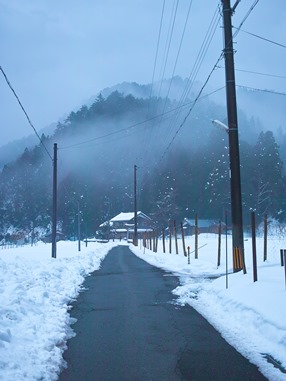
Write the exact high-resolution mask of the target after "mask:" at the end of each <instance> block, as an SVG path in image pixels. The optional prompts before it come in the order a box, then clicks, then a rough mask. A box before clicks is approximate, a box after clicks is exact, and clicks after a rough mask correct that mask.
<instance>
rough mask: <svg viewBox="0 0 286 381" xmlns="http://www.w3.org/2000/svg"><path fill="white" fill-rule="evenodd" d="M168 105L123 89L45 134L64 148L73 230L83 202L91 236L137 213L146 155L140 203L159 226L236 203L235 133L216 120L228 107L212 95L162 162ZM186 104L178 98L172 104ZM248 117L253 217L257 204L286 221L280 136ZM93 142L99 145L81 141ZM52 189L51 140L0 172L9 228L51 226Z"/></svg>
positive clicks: (246, 179) (246, 160)
mask: <svg viewBox="0 0 286 381" xmlns="http://www.w3.org/2000/svg"><path fill="white" fill-rule="evenodd" d="M164 103H165V100H162V99H160V100H157V99H155V98H153V99H151V100H150V99H138V98H135V97H133V96H132V95H128V96H123V95H122V94H120V93H118V92H114V93H112V94H111V95H110V96H108V97H107V98H106V99H104V98H103V97H102V96H99V97H98V98H97V99H96V100H95V102H94V103H93V104H92V105H91V106H90V107H87V106H82V107H81V109H80V110H78V111H77V112H71V113H70V115H69V116H68V117H67V119H66V120H65V121H64V122H61V123H58V125H57V129H56V131H55V133H54V134H53V136H49V137H45V136H42V140H43V142H44V143H45V145H46V146H47V147H48V149H49V150H50V152H52V147H53V143H54V142H57V143H58V146H59V155H58V156H59V163H58V168H59V186H58V197H59V199H58V217H59V226H60V227H61V229H62V230H63V232H64V233H66V234H67V235H70V236H73V235H75V231H76V224H77V212H78V206H79V207H80V210H81V219H82V223H83V225H82V231H83V233H84V234H85V233H86V234H87V235H91V234H94V232H95V230H96V229H97V227H98V225H99V224H100V223H102V222H104V221H106V220H108V219H109V218H110V217H112V216H114V215H115V214H117V213H120V212H121V211H132V210H133V199H132V192H133V165H134V164H135V163H136V161H137V160H139V159H140V158H143V159H142V163H143V164H142V163H141V164H142V165H141V166H148V171H147V172H146V171H145V172H144V171H143V170H141V169H140V165H139V168H138V177H140V176H142V179H141V180H142V184H143V185H142V187H141V188H140V197H139V201H140V203H139V209H141V210H142V211H143V212H144V213H147V214H150V215H152V216H153V218H154V219H155V221H157V222H158V224H160V225H161V224H167V223H168V220H170V219H174V218H177V219H182V218H184V217H193V216H194V214H195V213H198V214H199V215H200V217H201V218H222V217H223V214H224V211H225V210H230V186H229V164H228V163H229V157H228V136H227V134H226V133H224V132H222V131H219V130H215V129H214V128H213V127H212V125H211V122H210V120H211V119H213V118H217V117H218V118H221V120H223V118H224V113H225V111H224V110H223V108H221V107H219V106H216V105H215V104H214V103H212V102H211V101H209V100H208V99H205V100H204V101H203V102H201V103H200V104H198V106H197V108H196V109H195V112H194V113H193V114H192V115H191V117H190V118H189V119H188V121H187V123H186V125H185V126H184V129H183V130H182V132H181V133H180V135H179V136H178V138H177V139H176V140H175V141H174V144H172V146H171V148H170V149H169V150H168V152H167V153H166V155H164V158H163V159H162V160H161V161H160V160H159V159H160V158H161V157H162V153H163V152H164V150H165V149H166V144H167V143H168V139H167V137H166V136H169V135H170V136H172V130H170V128H171V127H170V126H171V124H170V118H169V119H168V118H163V119H162V120H160V122H157V124H156V122H154V120H153V117H154V116H155V115H156V112H158V110H160V109H161V107H162V105H163V104H164ZM177 106H178V105H177V103H176V102H175V101H170V100H168V102H167V104H166V110H167V111H168V110H171V109H172V108H176V107H177ZM170 115H171V113H170ZM149 119H150V121H149V122H146V123H142V122H143V121H144V120H149ZM240 120H241V121H242V122H241V124H240V132H241V136H240V154H241V173H242V192H243V209H244V210H243V212H244V215H245V216H247V215H248V214H249V212H250V210H256V212H257V215H258V218H262V217H263V214H264V213H268V214H269V215H272V216H273V217H276V218H279V219H281V220H285V219H286V215H285V211H286V209H285V208H286V206H285V194H286V193H285V188H286V182H285V176H284V172H283V163H282V160H281V158H280V154H279V147H278V145H277V143H276V141H275V138H274V135H273V133H272V132H271V131H266V132H260V133H259V134H258V133H257V131H258V130H259V123H258V122H255V121H254V120H248V119H247V118H246V117H245V116H244V115H243V114H241V116H240ZM132 126H133V127H132ZM170 131H171V132H170ZM173 131H174V130H173ZM167 132H168V133H169V135H167ZM86 140H89V143H86V144H82V145H81V144H78V143H82V142H84V141H86ZM140 160H141V159H140ZM158 162H159V166H158V165H156V164H157V163H158ZM140 171H141V172H140ZM143 172H144V173H143ZM146 173H147V174H146ZM143 177H144V178H143ZM51 193H52V162H51V160H50V158H49V157H48V156H47V155H46V152H45V150H44V149H43V147H42V145H41V144H39V145H37V146H35V147H34V148H33V149H30V150H28V149H26V150H25V151H24V152H23V154H22V155H21V156H19V157H18V158H17V159H16V160H15V161H14V162H12V163H7V164H6V165H5V166H4V167H3V170H2V172H1V174H0V224H1V230H2V234H3V233H5V230H7V229H8V227H9V226H11V225H12V226H14V227H17V228H19V229H23V230H29V229H30V227H31V224H32V225H33V226H41V227H43V228H44V229H47V230H48V229H49V224H50V221H51V210H52V208H51V201H52V200H51Z"/></svg>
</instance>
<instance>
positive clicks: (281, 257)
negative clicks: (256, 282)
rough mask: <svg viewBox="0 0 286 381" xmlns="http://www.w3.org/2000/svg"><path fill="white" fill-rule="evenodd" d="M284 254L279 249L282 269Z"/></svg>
mask: <svg viewBox="0 0 286 381" xmlns="http://www.w3.org/2000/svg"><path fill="white" fill-rule="evenodd" d="M284 252H285V250H283V249H280V261H281V266H282V267H283V266H284V258H283V256H284Z"/></svg>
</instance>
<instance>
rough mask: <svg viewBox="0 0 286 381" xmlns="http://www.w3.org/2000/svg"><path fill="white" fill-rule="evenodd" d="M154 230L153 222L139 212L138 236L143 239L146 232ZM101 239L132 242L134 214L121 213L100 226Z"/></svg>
mask: <svg viewBox="0 0 286 381" xmlns="http://www.w3.org/2000/svg"><path fill="white" fill-rule="evenodd" d="M152 230H153V221H152V219H151V218H150V217H149V216H147V215H146V214H145V213H143V212H137V234H138V238H141V237H142V236H143V235H144V233H145V232H148V231H152ZM99 232H100V233H101V236H102V237H101V238H109V239H112V238H115V239H127V240H132V239H133V235H134V212H128V213H123V212H122V213H120V214H118V215H117V216H115V217H113V218H111V220H109V221H106V222H103V223H102V224H101V225H100V226H99Z"/></svg>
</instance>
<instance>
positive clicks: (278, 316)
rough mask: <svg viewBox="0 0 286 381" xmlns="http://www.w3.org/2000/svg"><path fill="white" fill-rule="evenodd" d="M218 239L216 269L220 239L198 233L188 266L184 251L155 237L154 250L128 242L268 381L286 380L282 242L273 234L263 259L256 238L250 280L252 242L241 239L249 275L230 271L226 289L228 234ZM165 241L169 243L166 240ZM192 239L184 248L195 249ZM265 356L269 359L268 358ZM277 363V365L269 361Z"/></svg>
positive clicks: (260, 242) (181, 300)
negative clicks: (174, 280) (175, 279)
mask: <svg viewBox="0 0 286 381" xmlns="http://www.w3.org/2000/svg"><path fill="white" fill-rule="evenodd" d="M227 242H228V250H226V240H225V237H223V238H222V257H221V265H220V267H219V268H218V267H217V252H218V237H217V235H215V234H201V235H199V247H201V249H199V255H198V259H194V253H192V254H191V256H190V257H191V259H190V264H188V261H187V258H186V257H184V255H183V250H182V243H181V241H179V254H178V255H176V254H174V252H175V247H174V242H173V247H172V254H169V246H168V245H166V253H165V254H164V253H163V250H162V242H160V241H159V244H158V252H157V253H153V252H151V251H150V250H147V249H145V250H144V248H143V247H142V243H141V242H140V244H139V245H138V248H134V247H133V246H130V248H131V249H132V250H133V252H134V253H135V254H136V255H137V256H138V257H140V258H142V259H144V260H145V261H147V262H149V263H150V264H152V265H155V266H157V267H160V268H163V269H165V270H167V271H170V272H172V273H174V274H176V275H178V276H179V278H180V283H181V285H180V286H179V287H177V289H176V290H174V291H173V292H174V294H175V295H178V296H179V299H178V303H181V304H183V305H184V304H185V303H188V304H190V305H191V306H193V307H194V308H195V309H196V310H198V311H199V312H200V313H201V314H202V315H203V316H204V317H205V318H206V319H207V320H208V321H209V322H210V323H211V324H212V325H213V326H214V327H215V328H216V329H217V330H218V331H219V332H220V333H221V334H222V336H223V337H224V338H225V339H226V340H227V341H228V342H229V343H230V344H231V345H232V346H233V347H235V348H236V349H237V350H238V351H239V352H240V353H241V354H243V355H244V356H245V357H246V358H248V359H249V360H250V361H251V362H252V363H254V364H256V365H257V366H258V368H259V369H260V371H261V372H262V373H263V374H264V375H265V376H266V377H267V378H268V379H269V380H271V381H285V380H286V287H285V273H284V267H281V265H280V249H282V248H283V249H284V248H285V249H286V240H285V239H282V238H279V237H277V236H271V237H269V240H268V258H267V261H265V262H263V239H262V238H257V241H256V244H257V262H258V281H257V282H255V283H254V282H253V267H252V240H251V238H249V239H248V240H246V241H245V255H246V266H247V274H246V275H244V274H243V273H242V272H239V273H235V274H233V273H232V274H229V275H228V288H226V285H227V281H226V276H225V273H226V251H227V252H228V268H229V270H228V271H229V272H232V253H231V251H232V250H231V244H232V242H231V238H230V237H229V236H228V238H227ZM167 243H168V242H167ZM194 245H195V243H194V237H187V239H186V246H190V251H192V249H194ZM267 358H268V360H269V361H270V362H269V361H267ZM273 364H275V366H274V365H273Z"/></svg>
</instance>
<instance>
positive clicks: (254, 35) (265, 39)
mask: <svg viewBox="0 0 286 381" xmlns="http://www.w3.org/2000/svg"><path fill="white" fill-rule="evenodd" d="M233 28H234V29H238V28H236V27H235V26H233ZM240 31H241V32H243V33H246V34H249V35H250V36H253V37H256V38H259V39H260V40H263V41H267V42H269V43H271V44H274V45H277V46H280V47H281V48H284V49H285V48H286V45H283V44H281V43H279V42H276V41H273V40H270V39H269V38H265V37H262V36H259V35H258V34H255V33H251V32H247V31H246V30H244V29H241V28H240Z"/></svg>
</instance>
